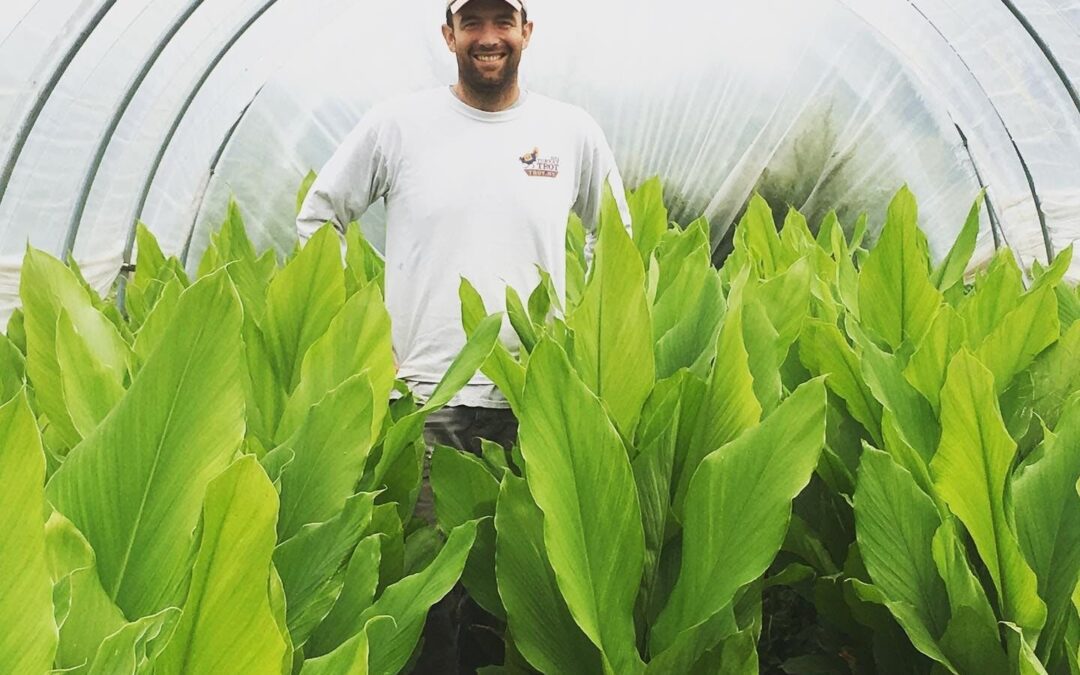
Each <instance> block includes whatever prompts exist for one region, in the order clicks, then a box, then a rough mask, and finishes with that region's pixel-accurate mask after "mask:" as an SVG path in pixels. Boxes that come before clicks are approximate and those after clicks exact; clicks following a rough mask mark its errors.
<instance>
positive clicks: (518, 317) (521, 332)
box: [506, 285, 537, 352]
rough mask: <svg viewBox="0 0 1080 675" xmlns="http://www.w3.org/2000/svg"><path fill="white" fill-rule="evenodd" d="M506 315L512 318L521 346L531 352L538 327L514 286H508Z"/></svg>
mask: <svg viewBox="0 0 1080 675" xmlns="http://www.w3.org/2000/svg"><path fill="white" fill-rule="evenodd" d="M506 316H507V317H508V318H509V319H510V325H511V326H513V327H514V331H515V332H517V335H518V338H519V339H520V340H521V346H522V348H523V349H524V350H525V351H526V352H531V351H532V350H533V347H535V346H536V340H537V337H536V327H535V326H533V323H532V319H531V318H530V317H529V312H528V311H527V310H526V309H525V305H524V303H522V302H521V296H520V295H518V292H517V291H516V290H514V287H513V286H510V285H507V287H506Z"/></svg>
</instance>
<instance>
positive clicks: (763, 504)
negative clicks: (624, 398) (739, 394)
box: [649, 379, 826, 653]
mask: <svg viewBox="0 0 1080 675" xmlns="http://www.w3.org/2000/svg"><path fill="white" fill-rule="evenodd" d="M825 404H826V396H825V384H824V382H823V381H822V380H821V379H816V380H811V381H810V382H808V383H806V384H804V385H803V386H801V387H799V388H798V389H797V390H796V391H795V393H793V394H792V395H791V396H790V397H788V399H787V400H786V401H784V403H782V404H781V406H780V407H779V408H778V409H777V410H776V412H775V413H774V414H773V415H770V416H769V417H766V418H765V420H764V421H763V422H762V423H761V424H760V425H759V426H757V427H755V428H754V429H751V430H750V431H747V432H746V433H744V434H743V435H742V436H740V437H739V438H738V439H736V440H734V441H732V442H731V443H729V444H727V445H725V446H723V447H721V448H720V449H719V450H717V451H716V452H713V453H711V454H710V455H708V456H707V457H706V458H705V459H704V460H702V462H701V465H700V466H699V467H698V469H697V471H696V472H695V473H694V477H693V480H692V481H691V483H690V489H689V491H688V492H687V496H686V511H685V519H684V527H683V551H682V567H681V569H680V572H679V579H678V581H677V582H676V584H675V588H674V590H673V591H672V593H671V597H670V599H669V601H668V604H667V606H666V607H665V608H664V610H663V611H662V612H661V613H660V616H659V618H658V619H657V621H656V623H655V624H654V625H653V626H652V631H651V633H650V637H649V645H650V651H651V652H653V653H659V652H662V651H663V650H664V649H666V648H667V647H668V646H670V645H671V644H672V643H673V642H674V641H675V639H676V638H677V637H678V636H679V634H680V633H682V632H684V631H686V630H690V629H692V628H694V627H695V626H698V625H700V624H701V623H703V622H705V621H707V620H708V619H709V618H710V617H711V616H713V615H714V614H716V612H718V611H720V610H721V609H722V608H723V607H724V606H725V605H727V604H728V603H730V602H732V600H733V599H734V597H735V593H736V591H738V589H739V588H741V587H742V586H744V585H745V584H748V583H750V582H751V581H753V580H755V579H757V578H758V577H760V576H761V575H762V574H764V573H765V570H766V568H767V567H768V566H769V563H771V562H772V559H773V557H775V556H776V553H777V551H778V550H779V549H780V545H781V544H782V543H783V541H784V535H785V533H786V531H787V526H788V520H789V518H790V517H791V500H792V499H794V498H795V495H797V494H798V493H799V492H800V491H802V489H803V487H805V486H806V484H807V482H808V481H809V480H810V474H811V473H812V472H813V470H814V467H815V466H816V465H817V462H818V457H819V455H820V454H821V449H822V447H823V446H824V444H825ZM781 448H782V449H783V451H782V452H778V451H777V450H778V449H781Z"/></svg>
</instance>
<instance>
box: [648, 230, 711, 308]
mask: <svg viewBox="0 0 1080 675" xmlns="http://www.w3.org/2000/svg"><path fill="white" fill-rule="evenodd" d="M656 261H657V263H658V267H659V270H658V271H659V277H658V278H657V280H656V289H655V290H656V296H655V297H656V300H654V304H655V302H656V301H658V300H659V299H660V298H662V297H663V296H664V294H665V293H666V292H667V289H668V287H669V286H670V285H671V283H672V282H673V281H674V280H675V278H676V277H678V276H679V275H680V274H682V273H683V268H684V267H685V266H687V265H690V266H701V267H705V266H708V267H712V249H711V247H710V246H709V221H708V219H706V218H698V219H697V220H694V221H693V222H691V223H690V224H689V225H687V226H686V228H685V229H682V230H679V229H672V230H669V231H668V232H666V233H665V234H664V237H663V239H662V240H661V242H660V246H659V247H657V249H656Z"/></svg>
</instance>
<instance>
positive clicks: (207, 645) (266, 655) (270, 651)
mask: <svg viewBox="0 0 1080 675" xmlns="http://www.w3.org/2000/svg"><path fill="white" fill-rule="evenodd" d="M277 510H278V502H277V495H276V494H275V493H274V486H273V485H271V484H270V479H269V478H267V477H266V474H265V473H263V470H262V468H261V467H260V466H259V463H258V462H257V461H256V460H255V458H254V457H251V456H250V455H249V456H245V457H242V458H240V459H238V460H237V461H236V462H234V463H233V464H232V465H231V466H230V467H229V468H228V469H226V470H225V472H224V473H222V474H221V475H220V476H218V477H217V478H215V479H214V480H213V481H211V483H210V484H209V486H207V488H206V502H205V505H204V507H203V521H202V541H201V542H200V545H199V553H198V555H197V556H196V557H195V564H194V566H193V567H192V574H191V585H190V586H189V588H188V594H187V600H186V601H185V602H184V605H183V610H184V612H183V616H182V617H181V619H180V624H179V626H178V627H177V629H176V632H175V633H174V634H173V637H172V639H171V640H170V641H169V644H168V646H167V647H166V648H165V651H164V652H163V653H162V654H161V656H160V657H159V658H158V660H157V662H156V663H155V673H162V674H164V673H189V672H205V673H223V672H234V673H253V674H254V673H268V674H269V673H280V672H281V661H282V658H283V657H284V655H285V650H286V644H285V640H284V639H283V638H282V635H281V632H280V631H279V630H278V626H277V624H276V623H275V621H274V616H273V613H272V611H271V607H270V596H269V592H268V587H269V580H270V558H271V555H272V554H273V551H274V541H275V538H276V537H275V533H274V521H275V520H276V518H277Z"/></svg>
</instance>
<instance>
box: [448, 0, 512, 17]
mask: <svg viewBox="0 0 1080 675" xmlns="http://www.w3.org/2000/svg"><path fill="white" fill-rule="evenodd" d="M468 1H469V0H446V8H447V9H449V10H450V11H451V13H454V14H456V13H457V12H458V11H459V10H460V9H461V8H462V7H464V6H465V3H467V2H468ZM506 4H508V5H510V6H511V7H513V8H514V9H516V10H517V11H519V12H520V11H522V10H524V9H525V0H506Z"/></svg>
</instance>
